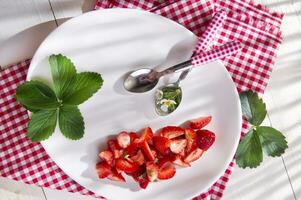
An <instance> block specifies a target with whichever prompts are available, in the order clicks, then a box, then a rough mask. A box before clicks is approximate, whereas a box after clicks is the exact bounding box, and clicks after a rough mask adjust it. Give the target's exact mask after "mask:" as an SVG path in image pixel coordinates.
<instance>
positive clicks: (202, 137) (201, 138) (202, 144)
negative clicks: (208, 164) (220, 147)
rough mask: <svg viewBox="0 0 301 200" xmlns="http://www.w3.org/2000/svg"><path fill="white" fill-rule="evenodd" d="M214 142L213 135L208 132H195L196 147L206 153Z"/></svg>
mask: <svg viewBox="0 0 301 200" xmlns="http://www.w3.org/2000/svg"><path fill="white" fill-rule="evenodd" d="M214 141H215V134H214V133H213V132H211V131H209V130H198V131H197V146H198V147H199V148H200V149H202V150H204V151H207V150H208V149H209V148H210V147H211V145H212V144H213V143H214Z"/></svg>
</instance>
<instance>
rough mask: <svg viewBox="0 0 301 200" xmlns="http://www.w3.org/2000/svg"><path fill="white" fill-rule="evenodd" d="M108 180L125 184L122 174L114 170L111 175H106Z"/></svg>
mask: <svg viewBox="0 0 301 200" xmlns="http://www.w3.org/2000/svg"><path fill="white" fill-rule="evenodd" d="M108 179H110V180H112V181H118V182H125V179H124V177H123V176H122V174H120V173H118V172H117V170H116V169H112V172H111V174H109V175H108Z"/></svg>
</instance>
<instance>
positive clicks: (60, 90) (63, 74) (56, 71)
mask: <svg viewBox="0 0 301 200" xmlns="http://www.w3.org/2000/svg"><path fill="white" fill-rule="evenodd" d="M49 64H50V68H51V74H52V80H53V83H54V91H55V93H56V95H57V97H58V98H59V99H62V98H63V97H64V96H66V95H67V94H68V93H69V91H70V88H71V87H72V85H73V84H74V81H75V79H76V69H75V66H74V64H73V63H72V61H71V60H70V59H69V58H67V57H66V56H63V55H61V54H59V55H51V56H50V57H49Z"/></svg>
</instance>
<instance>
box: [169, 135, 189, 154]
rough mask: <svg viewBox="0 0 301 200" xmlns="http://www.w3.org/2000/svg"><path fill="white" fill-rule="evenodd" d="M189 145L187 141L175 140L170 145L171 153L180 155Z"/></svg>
mask: <svg viewBox="0 0 301 200" xmlns="http://www.w3.org/2000/svg"><path fill="white" fill-rule="evenodd" d="M186 145H187V140H186V139H173V140H171V143H170V150H171V152H173V153H175V154H178V153H181V152H182V151H184V149H185V147H186Z"/></svg>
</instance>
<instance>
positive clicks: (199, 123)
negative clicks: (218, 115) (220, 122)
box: [189, 116, 212, 129]
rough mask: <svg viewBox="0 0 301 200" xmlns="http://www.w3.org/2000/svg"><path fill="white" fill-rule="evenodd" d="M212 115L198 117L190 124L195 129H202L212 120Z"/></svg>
mask: <svg viewBox="0 0 301 200" xmlns="http://www.w3.org/2000/svg"><path fill="white" fill-rule="evenodd" d="M211 119H212V117H211V116H206V117H199V118H197V119H192V120H190V123H189V126H190V127H191V128H194V129H201V128H203V127H205V126H206V125H207V124H209V123H210V122H211Z"/></svg>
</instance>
